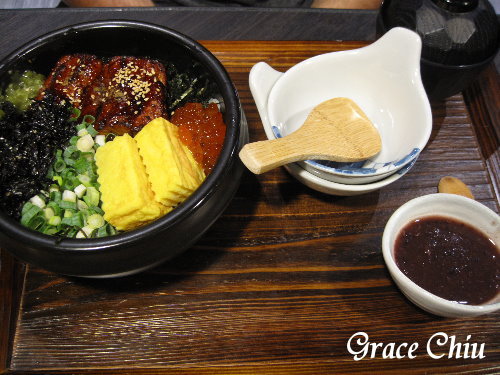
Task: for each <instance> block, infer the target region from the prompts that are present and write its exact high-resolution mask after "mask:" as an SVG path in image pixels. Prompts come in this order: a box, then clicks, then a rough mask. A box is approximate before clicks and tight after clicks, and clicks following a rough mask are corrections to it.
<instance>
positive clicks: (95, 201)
mask: <svg viewBox="0 0 500 375" xmlns="http://www.w3.org/2000/svg"><path fill="white" fill-rule="evenodd" d="M99 198H100V194H99V191H98V190H97V189H96V188H95V187H93V186H89V187H88V188H87V192H86V193H85V195H84V196H83V200H84V201H85V203H87V205H88V206H98V205H99Z"/></svg>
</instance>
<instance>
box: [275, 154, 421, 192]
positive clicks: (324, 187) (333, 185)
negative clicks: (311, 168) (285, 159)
mask: <svg viewBox="0 0 500 375" xmlns="http://www.w3.org/2000/svg"><path fill="white" fill-rule="evenodd" d="M415 162H416V159H414V160H413V161H412V162H410V163H409V164H407V165H405V166H404V167H403V168H401V169H399V170H398V171H396V172H394V173H393V174H391V175H390V176H388V177H386V178H384V179H382V180H378V181H374V182H371V183H367V184H352V185H350V184H339V183H338V182H333V181H329V180H325V179H324V178H321V177H319V176H316V175H314V174H312V173H310V172H308V171H306V170H305V169H304V168H302V167H301V166H300V165H299V164H298V163H290V164H287V165H285V166H284V167H285V169H286V170H287V171H288V172H289V173H290V174H291V175H292V176H293V177H295V178H296V179H297V180H299V181H300V182H302V183H303V184H304V185H306V186H307V187H310V188H311V189H314V190H316V191H319V192H321V193H325V194H330V195H339V196H345V197H346V196H353V195H361V194H367V193H371V192H372V191H376V190H379V189H381V188H383V187H384V186H387V185H389V184H392V183H393V182H395V181H397V180H399V179H400V178H401V177H403V176H404V175H405V174H406V173H407V172H408V171H409V170H410V169H411V167H413V165H414V164H415Z"/></svg>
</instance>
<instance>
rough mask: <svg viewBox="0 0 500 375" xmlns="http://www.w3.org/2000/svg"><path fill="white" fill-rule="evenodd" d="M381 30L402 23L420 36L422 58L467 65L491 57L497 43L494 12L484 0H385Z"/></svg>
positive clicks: (498, 34) (499, 40) (499, 38)
mask: <svg viewBox="0 0 500 375" xmlns="http://www.w3.org/2000/svg"><path fill="white" fill-rule="evenodd" d="M380 18H381V21H382V24H383V27H384V29H385V30H384V32H385V31H387V30H389V29H390V28H393V27H397V26H401V27H406V28H408V29H410V30H414V31H416V32H417V33H418V34H419V35H420V37H421V38H422V58H423V59H425V60H427V61H431V62H434V63H439V64H444V65H453V66H460V65H470V64H476V63H480V62H482V61H484V60H487V59H490V58H491V57H492V56H494V55H495V54H496V53H497V51H498V48H499V45H500V27H499V23H498V19H497V16H496V13H495V11H494V9H493V7H492V6H491V4H490V3H489V2H488V1H487V0H385V1H384V2H383V4H382V7H381V10H380Z"/></svg>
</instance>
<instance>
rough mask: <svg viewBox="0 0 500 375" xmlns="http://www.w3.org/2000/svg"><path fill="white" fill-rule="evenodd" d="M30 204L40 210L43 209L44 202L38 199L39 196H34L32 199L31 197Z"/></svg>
mask: <svg viewBox="0 0 500 375" xmlns="http://www.w3.org/2000/svg"><path fill="white" fill-rule="evenodd" d="M30 202H31V203H33V204H34V205H35V206H38V207H40V208H44V207H45V201H44V200H43V199H42V198H40V196H39V195H35V196H34V197H32V198H31V199H30Z"/></svg>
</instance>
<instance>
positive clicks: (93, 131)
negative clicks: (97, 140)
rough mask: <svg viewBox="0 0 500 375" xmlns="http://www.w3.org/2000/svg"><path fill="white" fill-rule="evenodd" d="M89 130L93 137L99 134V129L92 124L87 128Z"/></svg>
mask: <svg viewBox="0 0 500 375" xmlns="http://www.w3.org/2000/svg"><path fill="white" fill-rule="evenodd" d="M85 130H87V133H88V134H90V135H91V136H92V137H95V136H97V134H98V133H97V130H95V129H94V126H93V125H92V124H91V125H89V126H87V127H86V128H85Z"/></svg>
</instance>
